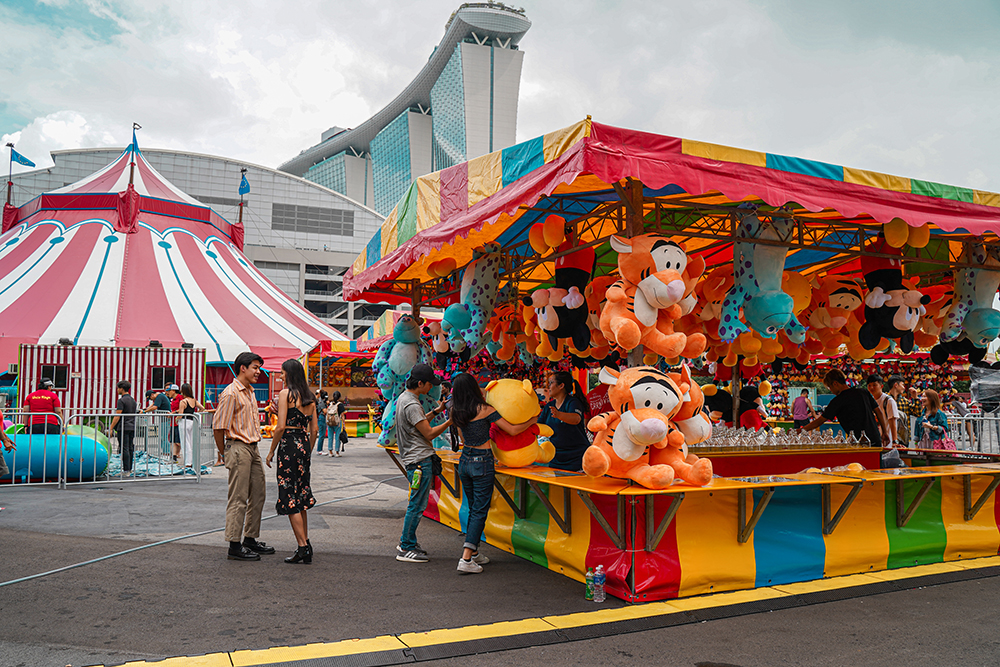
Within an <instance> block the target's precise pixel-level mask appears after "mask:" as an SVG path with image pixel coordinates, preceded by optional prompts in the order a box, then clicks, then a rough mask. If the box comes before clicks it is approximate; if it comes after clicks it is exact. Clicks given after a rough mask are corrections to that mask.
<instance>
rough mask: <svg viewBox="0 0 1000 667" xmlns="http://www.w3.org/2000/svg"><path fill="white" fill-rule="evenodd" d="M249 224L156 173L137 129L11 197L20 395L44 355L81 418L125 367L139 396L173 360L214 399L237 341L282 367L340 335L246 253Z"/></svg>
mask: <svg viewBox="0 0 1000 667" xmlns="http://www.w3.org/2000/svg"><path fill="white" fill-rule="evenodd" d="M233 176H234V182H233V187H234V190H235V189H236V188H237V186H238V184H239V181H238V180H237V178H238V177H239V173H238V172H237V173H234V175H233ZM243 235H244V230H243V227H242V224H239V223H237V224H231V223H229V222H227V221H226V220H225V219H223V218H222V217H220V216H219V215H218V214H216V213H215V212H214V211H213V210H212V209H211V208H209V207H208V206H205V205H204V204H202V203H201V202H199V201H197V200H195V199H194V198H192V197H190V196H189V195H187V194H185V193H184V192H182V191H181V190H179V189H178V188H177V187H176V186H174V185H173V184H171V183H170V182H169V181H167V180H166V179H165V178H163V176H161V175H160V174H159V173H157V172H156V170H155V169H153V168H152V167H151V166H150V165H149V163H148V162H146V160H145V159H144V157H143V155H142V153H141V151H140V150H139V147H138V144H137V143H136V141H135V137H134V136H133V142H132V144H130V145H129V147H128V148H126V149H125V150H124V151H123V152H122V154H121V155H120V156H119V157H118V158H117V159H116V160H114V161H113V162H112V163H111V164H109V165H107V166H106V167H104V168H103V169H101V170H100V171H98V172H96V173H94V174H92V175H90V176H88V177H86V178H84V179H82V180H80V181H78V182H76V183H73V184H70V185H67V186H65V187H63V188H60V189H58V190H55V191H53V192H49V193H45V194H42V195H40V196H38V197H35V198H34V199H32V200H31V201H29V202H27V203H26V204H24V205H22V206H20V207H15V206H12V205H10V204H7V205H5V207H4V213H3V226H2V232H0V321H2V322H3V325H2V327H0V364H2V365H3V367H4V368H8V369H10V368H12V367H13V366H15V365H17V366H18V370H20V371H21V375H20V378H19V388H20V391H21V396H20V398H21V400H23V398H24V395H25V393H26V392H27V391H28V390H29V386H30V388H31V389H32V390H33V389H34V388H35V384H32V382H33V381H37V380H38V379H40V376H39V374H40V373H41V372H42V371H43V369H48V370H50V371H51V372H53V373H54V374H55V377H50V378H49V379H50V380H53V381H55V380H57V379H60V378H62V379H64V380H65V388H64V389H60V391H62V392H65V393H64V395H63V396H62V397H63V398H64V400H65V404H66V405H67V406H69V408H70V413H69V414H68V415H67V417H66V420H65V421H66V422H67V423H68V424H73V423H74V422H75V421H78V419H77V417H79V416H80V415H81V414H83V413H86V414H88V415H94V414H96V413H97V412H100V411H105V412H107V413H110V412H113V411H114V405H115V401H114V396H115V386H116V384H117V383H118V382H119V381H120V380H129V381H131V382H132V383H133V388H134V389H133V391H134V393H135V395H136V398H137V399H139V400H141V398H142V396H141V394H140V393H138V392H140V391H142V390H144V389H146V388H163V387H165V386H167V384H168V383H166V381H165V380H166V378H167V377H168V376H170V375H171V374H172V376H173V380H172V383H177V384H180V383H183V382H189V383H191V384H192V386H193V387H194V388H195V391H196V392H198V393H197V394H196V395H197V396H203V395H204V396H205V397H206V399H208V398H212V396H211V395H210V394H211V393H212V392H211V391H210V389H211V387H213V386H216V385H213V384H212V383H213V382H215V383H216V384H218V383H221V382H225V383H226V384H228V383H229V382H231V381H232V372H231V370H230V369H229V365H230V364H232V362H233V360H234V359H235V358H236V356H237V355H238V354H239V353H241V352H244V351H247V350H250V351H253V352H256V353H257V354H259V355H260V356H261V357H262V358H263V359H264V367H265V368H268V369H277V368H279V367H280V365H281V363H282V362H283V361H285V360H286V359H289V358H300V357H302V356H303V355H304V354H305V353H307V352H308V351H309V350H311V349H313V348H314V347H315V346H316V344H317V343H318V342H319V341H320V340H345V337H344V336H343V334H341V333H340V332H338V331H336V330H335V329H332V328H330V327H329V326H327V325H325V324H324V323H322V322H321V321H319V320H318V319H316V318H315V317H313V316H312V315H311V314H310V313H308V312H307V311H306V310H305V309H303V308H302V307H301V306H299V305H298V304H297V303H295V302H294V301H293V300H291V299H289V298H288V297H287V296H286V295H285V294H283V293H282V292H281V291H280V290H279V289H278V288H277V287H275V286H274V285H273V284H272V283H271V282H270V281H268V280H267V278H265V277H264V275H263V274H261V273H260V272H259V271H258V270H257V269H256V268H255V267H254V266H253V264H252V263H251V262H250V261H249V260H247V258H246V257H245V256H244V255H243V253H242V248H243ZM206 366H207V367H209V368H213V367H214V368H219V367H222V370H221V372H214V371H206ZM155 369H159V371H158V372H159V376H157V375H156V372H157V371H155ZM206 374H207V375H209V377H207V378H206ZM206 380H208V382H206ZM271 388H273V382H272V383H271V384H270V385H267V386H265V387H264V388H263V389H262V391H263V393H264V394H265V395H264V396H263V399H264V400H267V398H268V397H267V396H266V394H267V393H268V390H269V389H271ZM202 391H204V392H205V393H204V394H203V393H202ZM258 398H261V397H260V396H258ZM206 423H207V420H206ZM19 437H20V436H19ZM46 438H47V441H46V445H45V449H46V451H48V450H53V451H57V452H60V453H59V454H58V456H61V457H62V459H63V460H62V461H61V463H60V466H61V467H60V469H61V470H69V469H70V468H69V467H68V466H69V464H70V461H69V460H68V458H69V457H68V455H67V449H66V447H65V446H63V445H64V444H65V442H64V440H65V438H66V434H63V435H62V436H55V435H50V436H46ZM48 440H51V441H52V442H51V443H50V442H48ZM92 444H94V447H95V448H96V447H97V446H98V445H97V444H96V438H95V439H94V443H92ZM95 451H96V450H95ZM48 458H49V457H48V455H46V459H48ZM168 459H169V455H168ZM32 474H33V473H32ZM25 477H27V475H25ZM63 479H64V478H63ZM63 479H61V480H60V481H63ZM77 481H81V480H79V479H78V480H77Z"/></svg>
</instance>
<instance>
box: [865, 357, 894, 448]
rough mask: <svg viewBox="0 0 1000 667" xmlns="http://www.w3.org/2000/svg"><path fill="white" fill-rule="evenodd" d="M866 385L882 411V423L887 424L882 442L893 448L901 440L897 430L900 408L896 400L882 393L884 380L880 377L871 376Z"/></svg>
mask: <svg viewBox="0 0 1000 667" xmlns="http://www.w3.org/2000/svg"><path fill="white" fill-rule="evenodd" d="M866 384H867V385H868V393H869V394H871V395H872V398H874V399H875V404H876V405H878V409H879V410H881V411H882V415H883V420H882V423H883V424H885V428H886V430H884V431H883V432H882V442H883V443H884V444H885V446H886V447H892V446H894V445H895V444H896V441H897V439H898V438H899V434H898V433H897V428H896V425H897V423H898V420H899V408H898V407H897V406H896V399H894V398H893V397H892V396H890V395H889V394H887V393H885V392H884V391H882V378H881V377H880V376H878V375H875V374H872V375H869V376H868V381H867V382H866Z"/></svg>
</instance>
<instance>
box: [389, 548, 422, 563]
mask: <svg viewBox="0 0 1000 667" xmlns="http://www.w3.org/2000/svg"><path fill="white" fill-rule="evenodd" d="M396 560H398V561H402V562H404V563H426V562H427V561H429V560H430V559H429V558H428V557H427V554H426V553H424V552H423V551H417V550H415V549H410V550H408V551H403V550H402V549H401V548H399V547H396Z"/></svg>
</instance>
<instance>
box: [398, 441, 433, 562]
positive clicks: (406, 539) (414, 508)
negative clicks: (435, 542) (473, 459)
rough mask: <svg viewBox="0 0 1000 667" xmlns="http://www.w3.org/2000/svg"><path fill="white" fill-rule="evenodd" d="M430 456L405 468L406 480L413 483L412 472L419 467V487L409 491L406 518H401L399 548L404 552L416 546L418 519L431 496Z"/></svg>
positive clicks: (431, 473) (431, 462) (431, 464)
mask: <svg viewBox="0 0 1000 667" xmlns="http://www.w3.org/2000/svg"><path fill="white" fill-rule="evenodd" d="M433 458H434V457H432V456H428V457H427V458H426V459H424V460H423V461H420V462H419V463H413V464H411V465H408V466H406V479H407V480H409V481H411V482H412V481H413V471H414V470H416V469H417V467H418V466H419V467H420V471H421V472H420V486H418V487H417V488H416V489H410V502H409V504H407V506H406V516H404V517H403V534H402V535H401V536H400V538H399V546H401V547H402V548H403V550H404V551H409V550H410V549H415V548H416V546H417V526H418V525H419V524H420V517H422V516H423V515H424V510H425V509H427V499H428V498H430V495H431V487H432V486H433V485H434V462H433Z"/></svg>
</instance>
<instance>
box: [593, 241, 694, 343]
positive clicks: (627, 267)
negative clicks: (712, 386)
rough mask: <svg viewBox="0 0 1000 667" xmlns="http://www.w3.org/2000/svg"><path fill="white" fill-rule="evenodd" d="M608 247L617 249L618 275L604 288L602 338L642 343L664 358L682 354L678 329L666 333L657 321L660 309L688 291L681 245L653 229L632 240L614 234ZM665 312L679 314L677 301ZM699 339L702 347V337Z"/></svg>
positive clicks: (686, 266) (620, 341) (681, 334)
mask: <svg viewBox="0 0 1000 667" xmlns="http://www.w3.org/2000/svg"><path fill="white" fill-rule="evenodd" d="M611 248H612V249H613V250H614V251H615V252H617V253H618V270H619V272H620V273H621V279H620V280H618V281H617V282H615V283H614V284H613V285H612V286H611V287H609V288H608V292H607V303H606V304H605V306H604V309H603V310H602V311H601V319H600V324H601V333H603V334H604V338H605V339H607V341H608V342H609V343H612V344H615V345H618V346H619V347H621V348H622V349H623V350H634V349H635V348H636V347H638V346H639V345H642V346H644V347H645V348H646V350H647V351H648V352H653V353H655V354H658V355H660V356H662V357H666V358H668V359H673V358H675V357H678V356H680V355H681V354H682V353H684V352H685V349H686V348H687V345H688V337H687V336H686V335H685V334H683V333H681V332H675V333H672V334H671V333H664V332H663V331H661V329H660V327H658V326H657V325H658V324H660V325H661V326H662V323H661V320H660V317H661V312H662V311H664V310H665V309H670V308H672V307H674V306H678V304H680V302H681V301H682V300H683V299H684V297H685V296H686V295H687V294H688V293H689V290H688V282H690V281H687V282H686V281H685V276H684V273H685V271H686V270H687V268H688V257H687V254H686V253H685V252H684V248H683V247H681V246H680V245H678V244H677V243H675V242H674V241H671V240H669V239H666V238H663V237H662V236H659V235H657V234H643V235H641V236H636V237H633V238H631V239H623V238H619V237H617V236H612V237H611ZM701 269H702V270H704V264H701ZM699 275H700V273H699ZM666 315H667V316H668V317H671V318H674V319H677V318H680V316H681V309H680V307H679V306H678V307H677V308H676V309H674V310H672V311H669V312H668V313H666ZM701 343H702V344H701V349H702V350H704V340H703V339H702V340H701ZM699 354H700V351H699Z"/></svg>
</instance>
